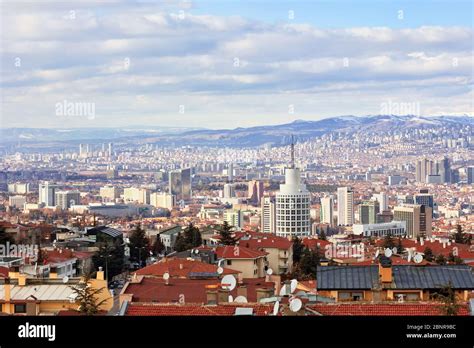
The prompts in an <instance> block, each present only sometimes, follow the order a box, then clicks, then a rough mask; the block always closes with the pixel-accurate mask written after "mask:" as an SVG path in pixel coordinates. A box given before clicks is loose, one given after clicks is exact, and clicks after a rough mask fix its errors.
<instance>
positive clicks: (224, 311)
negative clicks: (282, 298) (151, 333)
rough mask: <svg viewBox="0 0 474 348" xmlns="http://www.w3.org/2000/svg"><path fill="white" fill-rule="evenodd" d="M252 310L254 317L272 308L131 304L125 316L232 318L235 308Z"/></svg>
mask: <svg viewBox="0 0 474 348" xmlns="http://www.w3.org/2000/svg"><path fill="white" fill-rule="evenodd" d="M243 307H245V308H253V312H254V315H257V316H264V315H269V314H270V313H271V312H272V306H270V305H263V304H220V305H189V304H184V305H179V304H161V303H160V304H158V303H132V304H130V305H129V306H128V308H127V312H126V315H134V316H233V315H234V314H235V309H236V308H243Z"/></svg>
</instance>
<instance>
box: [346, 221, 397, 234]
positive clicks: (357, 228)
mask: <svg viewBox="0 0 474 348" xmlns="http://www.w3.org/2000/svg"><path fill="white" fill-rule="evenodd" d="M352 232H353V233H354V234H356V235H362V236H364V237H375V238H377V237H385V236H387V235H390V236H392V237H403V236H405V235H406V221H392V222H386V223H376V224H355V225H353V226H352Z"/></svg>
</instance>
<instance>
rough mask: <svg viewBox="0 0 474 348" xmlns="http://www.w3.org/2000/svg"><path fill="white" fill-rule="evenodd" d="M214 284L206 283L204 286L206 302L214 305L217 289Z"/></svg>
mask: <svg viewBox="0 0 474 348" xmlns="http://www.w3.org/2000/svg"><path fill="white" fill-rule="evenodd" d="M216 288H217V287H216V286H215V285H207V286H206V303H207V304H208V305H216V304H217V290H216Z"/></svg>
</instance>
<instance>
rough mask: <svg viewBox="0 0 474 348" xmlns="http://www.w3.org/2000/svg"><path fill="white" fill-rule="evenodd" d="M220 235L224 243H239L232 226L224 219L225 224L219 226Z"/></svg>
mask: <svg viewBox="0 0 474 348" xmlns="http://www.w3.org/2000/svg"><path fill="white" fill-rule="evenodd" d="M219 235H220V236H221V244H223V245H235V244H236V243H237V240H236V239H235V238H234V236H232V226H230V225H229V224H228V223H227V221H224V224H223V225H222V226H221V227H220V228H219Z"/></svg>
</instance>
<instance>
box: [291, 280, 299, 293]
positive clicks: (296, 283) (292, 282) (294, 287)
mask: <svg viewBox="0 0 474 348" xmlns="http://www.w3.org/2000/svg"><path fill="white" fill-rule="evenodd" d="M297 286H298V281H297V280H296V279H292V280H291V283H290V290H291V293H294V292H295V290H296V287H297Z"/></svg>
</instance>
